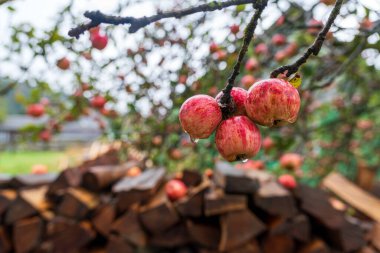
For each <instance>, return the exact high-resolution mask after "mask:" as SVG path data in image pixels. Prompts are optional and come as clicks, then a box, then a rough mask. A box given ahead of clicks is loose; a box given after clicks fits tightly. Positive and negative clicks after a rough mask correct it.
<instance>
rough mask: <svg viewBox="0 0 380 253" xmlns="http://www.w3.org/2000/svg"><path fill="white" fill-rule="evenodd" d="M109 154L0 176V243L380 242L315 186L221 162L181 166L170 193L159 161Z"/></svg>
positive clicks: (203, 246) (270, 250)
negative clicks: (180, 193)
mask: <svg viewBox="0 0 380 253" xmlns="http://www.w3.org/2000/svg"><path fill="white" fill-rule="evenodd" d="M107 156H108V157H107ZM110 156H112V152H111V153H109V154H105V155H103V156H102V158H101V159H98V162H96V161H91V162H87V163H85V164H83V165H82V166H81V167H80V169H67V170H65V171H62V172H61V173H60V174H59V175H55V174H43V175H22V176H16V177H14V178H7V177H0V188H1V189H0V252H1V253H7V252H16V253H25V252H35V253H48V252H53V253H83V252H94V253H95V252H98V253H101V252H107V253H129V252H175V253H191V252H200V253H217V252H228V253H259V252H262V253H291V252H298V253H324V252H326V253H327V252H361V253H370V252H379V251H380V226H379V225H376V223H375V222H372V221H370V220H369V219H358V218H354V217H353V216H346V215H345V213H344V212H342V211H339V210H338V209H336V208H334V205H332V204H331V201H330V196H329V195H328V194H327V193H326V192H324V191H322V190H320V189H314V188H310V187H308V186H305V185H299V186H298V187H297V188H296V189H295V190H293V191H289V190H287V189H285V188H283V187H282V186H281V185H279V184H278V183H277V182H276V180H275V179H274V178H273V177H272V176H271V175H270V174H268V173H266V172H263V171H255V170H238V169H236V168H234V167H232V166H231V165H230V164H228V163H219V164H217V166H216V168H215V171H214V173H213V175H212V177H206V176H203V175H201V174H199V173H198V172H196V171H194V170H185V171H184V172H183V173H182V175H181V177H180V178H181V180H182V181H183V182H184V183H185V184H186V185H187V187H188V189H189V191H188V194H187V196H185V197H184V198H182V199H180V200H178V201H175V202H171V201H170V200H168V198H167V196H166V194H165V190H164V187H163V186H164V185H165V182H166V181H167V180H168V179H169V178H170V177H169V176H168V175H167V174H166V171H165V169H163V168H150V169H145V170H144V168H143V165H142V164H141V163H140V162H139V161H129V162H127V163H123V164H118V161H116V160H115V159H113V158H112V159H110V158H109V157H110ZM110 160H112V162H110V163H107V161H108V162H109V161H110ZM99 161H102V162H99ZM105 161H106V162H105ZM112 163H113V164H112ZM136 166H137V167H139V168H141V169H143V171H142V173H141V174H139V175H137V176H133V177H132V176H128V171H129V170H130V169H131V168H136ZM177 176H178V175H177ZM378 211H379V212H380V210H378Z"/></svg>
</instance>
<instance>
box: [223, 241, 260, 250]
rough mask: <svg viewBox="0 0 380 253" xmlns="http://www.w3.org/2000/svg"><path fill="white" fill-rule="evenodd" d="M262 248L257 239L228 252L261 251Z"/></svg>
mask: <svg viewBox="0 0 380 253" xmlns="http://www.w3.org/2000/svg"><path fill="white" fill-rule="evenodd" d="M261 252H262V251H261V248H260V245H259V243H258V242H257V240H251V241H250V242H249V243H247V244H245V245H244V246H242V247H240V248H237V249H234V250H232V251H228V253H261Z"/></svg>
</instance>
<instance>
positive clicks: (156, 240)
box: [149, 223, 190, 248]
mask: <svg viewBox="0 0 380 253" xmlns="http://www.w3.org/2000/svg"><path fill="white" fill-rule="evenodd" d="M189 242H190V238H189V233H188V232H187V228H186V225H185V224H184V223H179V224H178V225H176V226H174V227H171V228H169V229H168V230H166V231H164V232H162V233H159V234H155V235H153V236H152V238H151V239H150V241H149V244H150V245H152V246H154V247H164V248H174V247H180V246H182V245H186V244H187V243H189Z"/></svg>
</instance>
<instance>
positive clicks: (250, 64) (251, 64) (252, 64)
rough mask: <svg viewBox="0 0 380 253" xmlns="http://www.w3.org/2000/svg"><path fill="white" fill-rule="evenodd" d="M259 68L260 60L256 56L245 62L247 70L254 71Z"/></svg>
mask: <svg viewBox="0 0 380 253" xmlns="http://www.w3.org/2000/svg"><path fill="white" fill-rule="evenodd" d="M258 68H259V62H258V61H257V60H256V59H255V58H249V59H248V60H247V62H246V63H245V69H246V70H247V71H254V70H257V69H258Z"/></svg>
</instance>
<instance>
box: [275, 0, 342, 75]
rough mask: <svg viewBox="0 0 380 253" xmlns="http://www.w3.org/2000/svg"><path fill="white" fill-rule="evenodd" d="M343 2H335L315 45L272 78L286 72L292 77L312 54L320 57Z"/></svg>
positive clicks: (282, 67)
mask: <svg viewBox="0 0 380 253" xmlns="http://www.w3.org/2000/svg"><path fill="white" fill-rule="evenodd" d="M343 1H344V0H337V1H336V2H335V6H334V9H333V10H332V11H331V13H330V16H329V18H328V20H327V22H326V25H325V26H324V27H323V29H322V31H320V32H319V34H318V36H317V38H316V39H315V41H314V43H313V44H312V45H311V46H310V47H309V48H308V49H307V50H306V52H305V53H304V54H303V55H302V56H301V57H300V58H299V59H298V60H297V61H296V62H294V63H293V64H291V65H285V66H281V67H279V68H277V69H275V70H274V71H273V72H272V73H271V75H270V76H271V77H272V78H273V77H277V76H278V75H279V74H282V73H284V72H285V71H287V73H286V75H287V76H290V75H292V74H294V73H296V72H297V71H298V69H299V67H301V65H302V64H304V63H306V61H307V60H308V59H309V57H310V56H311V55H312V54H313V55H318V53H319V51H320V50H321V48H322V45H323V42H324V41H325V39H326V35H327V33H328V31H329V30H330V27H331V25H332V24H333V23H334V21H335V19H336V17H337V16H338V14H339V11H340V8H341V7H342V4H343Z"/></svg>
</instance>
